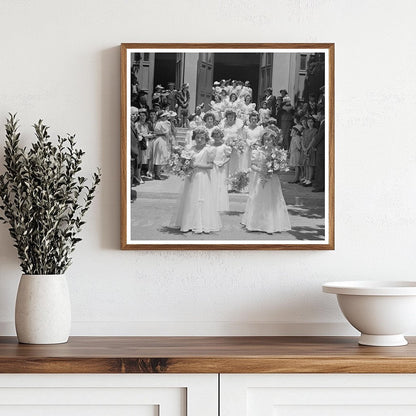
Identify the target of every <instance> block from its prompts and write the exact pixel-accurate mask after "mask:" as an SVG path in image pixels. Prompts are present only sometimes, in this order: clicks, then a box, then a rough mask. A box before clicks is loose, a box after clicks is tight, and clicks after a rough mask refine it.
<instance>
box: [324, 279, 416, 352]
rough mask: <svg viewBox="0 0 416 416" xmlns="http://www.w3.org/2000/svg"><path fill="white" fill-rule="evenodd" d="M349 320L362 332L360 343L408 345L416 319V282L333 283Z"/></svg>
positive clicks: (331, 289)
mask: <svg viewBox="0 0 416 416" xmlns="http://www.w3.org/2000/svg"><path fill="white" fill-rule="evenodd" d="M322 290H323V291H324V292H325V293H333V294H335V295H337V300H338V304H339V307H340V308H341V311H342V313H343V314H344V316H345V318H346V319H347V321H348V322H349V323H350V324H351V325H352V326H353V327H354V328H356V329H357V330H358V331H360V332H361V336H360V338H359V341H358V343H359V344H361V345H373V346H379V347H386V346H389V347H391V346H400V345H406V344H407V341H406V339H405V337H404V336H403V334H404V333H405V332H406V331H407V330H408V329H409V328H411V326H412V325H413V324H414V323H415V320H416V282H400V281H392V282H390V281H385V282H377V281H350V282H330V283H325V284H324V285H323V286H322Z"/></svg>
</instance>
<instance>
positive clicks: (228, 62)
mask: <svg viewBox="0 0 416 416" xmlns="http://www.w3.org/2000/svg"><path fill="white" fill-rule="evenodd" d="M259 73H260V54H259V53H251V52H250V53H236V52H226V53H215V54H214V81H221V80H222V79H231V80H233V79H235V80H236V81H243V82H244V81H250V83H251V88H252V89H253V102H255V103H256V104H257V106H258V104H259V103H258V102H257V101H258V100H257V97H258V94H259V91H258V88H259Z"/></svg>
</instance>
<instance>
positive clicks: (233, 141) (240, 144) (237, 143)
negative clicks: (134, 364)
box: [227, 136, 246, 153]
mask: <svg viewBox="0 0 416 416" xmlns="http://www.w3.org/2000/svg"><path fill="white" fill-rule="evenodd" d="M227 145H228V146H230V147H231V148H232V149H235V150H237V152H239V153H243V152H244V150H245V148H246V144H245V142H244V140H243V139H241V138H240V137H238V136H230V137H228V139H227Z"/></svg>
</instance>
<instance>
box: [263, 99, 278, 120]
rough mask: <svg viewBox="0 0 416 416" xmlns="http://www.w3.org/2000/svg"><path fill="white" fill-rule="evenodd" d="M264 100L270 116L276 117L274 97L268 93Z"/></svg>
mask: <svg viewBox="0 0 416 416" xmlns="http://www.w3.org/2000/svg"><path fill="white" fill-rule="evenodd" d="M264 101H266V105H267V108H268V109H269V110H270V115H271V117H276V102H277V100H276V97H275V96H274V95H269V96H268V97H264Z"/></svg>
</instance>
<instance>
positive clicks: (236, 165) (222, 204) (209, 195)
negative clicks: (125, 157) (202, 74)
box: [170, 83, 291, 234]
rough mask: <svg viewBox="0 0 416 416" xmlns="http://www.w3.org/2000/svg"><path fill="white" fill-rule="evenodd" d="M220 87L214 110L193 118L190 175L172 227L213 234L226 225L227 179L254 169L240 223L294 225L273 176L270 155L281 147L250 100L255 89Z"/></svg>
mask: <svg viewBox="0 0 416 416" xmlns="http://www.w3.org/2000/svg"><path fill="white" fill-rule="evenodd" d="M237 86H240V87H241V88H239V89H238V90H235V89H230V90H229V91H228V92H227V91H226V90H225V89H223V88H222V89H221V90H217V89H216V88H217V85H215V84H214V87H213V90H214V91H219V93H218V94H215V93H214V99H213V101H212V102H211V111H209V112H207V113H205V114H203V113H202V112H201V111H199V112H198V113H199V114H197V115H196V116H195V117H194V118H193V119H192V121H191V123H194V124H193V125H192V124H191V127H193V131H192V136H191V137H190V138H189V139H188V141H189V142H188V146H187V149H188V150H189V151H190V152H191V154H192V164H193V170H192V173H191V174H190V175H188V176H186V177H185V180H184V183H183V188H182V191H181V192H180V194H179V198H178V202H177V207H176V211H175V213H174V215H173V217H172V220H171V223H170V226H171V227H174V228H178V229H180V230H181V231H182V232H188V231H192V232H194V233H211V232H217V231H220V229H221V228H222V223H221V217H220V213H226V212H227V211H229V210H230V202H229V193H228V191H229V184H228V178H229V177H231V176H232V175H233V174H235V173H236V172H239V171H250V173H249V177H250V182H249V186H248V199H247V203H246V207H245V211H244V213H243V215H242V218H241V224H242V225H243V226H244V227H245V228H246V230H248V231H262V232H266V233H269V234H272V233H275V232H282V231H288V230H290V229H291V225H290V220H289V215H288V211H287V207H286V203H285V200H284V197H283V193H282V188H281V184H280V180H279V177H278V175H277V174H276V173H274V174H272V175H269V177H268V179H267V180H265V175H264V173H265V172H266V171H267V168H266V160H267V157H268V156H269V155H270V154H271V153H272V152H273V150H274V149H275V148H276V147H277V146H278V139H279V136H278V133H277V132H276V129H272V128H271V127H272V126H271V127H267V126H266V127H264V125H262V124H260V119H259V113H257V112H256V111H255V104H254V103H251V88H250V87H249V85H247V83H246V84H243V85H237Z"/></svg>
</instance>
